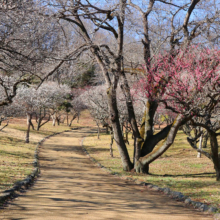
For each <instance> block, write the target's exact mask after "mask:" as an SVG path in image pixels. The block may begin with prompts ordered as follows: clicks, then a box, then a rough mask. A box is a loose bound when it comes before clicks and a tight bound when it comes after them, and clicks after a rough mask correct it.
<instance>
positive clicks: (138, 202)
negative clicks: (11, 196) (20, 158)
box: [0, 128, 212, 220]
mask: <svg viewBox="0 0 220 220" xmlns="http://www.w3.org/2000/svg"><path fill="white" fill-rule="evenodd" d="M88 132H90V129H89V128H83V129H78V130H74V131H71V132H66V133H62V134H59V135H57V136H55V137H52V138H50V139H49V140H46V142H44V144H43V146H42V148H41V151H40V167H41V176H40V177H39V179H38V180H37V182H36V183H35V185H34V186H33V187H32V188H31V189H30V190H28V191H27V192H26V193H24V194H22V195H21V196H19V197H18V198H17V199H16V200H14V201H13V202H12V203H11V204H9V205H8V207H7V208H6V209H4V210H3V211H1V212H0V219H11V220H12V219H13V220H15V219H16V220H20V219H22V220H23V219H28V220H32V219H44V220H45V219H46V220H49V219H51V220H56V219H59V220H62V219H82V220H84V219H97V220H98V219H119V220H123V219H126V220H127V219H147V220H150V219H155V220H160V219H161V220H162V219H163V220H166V219H167V220H168V219H169V220H172V219H177V220H187V219H192V220H196V219H199V220H202V219H212V217H211V216H209V215H205V214H204V213H200V212H198V211H196V210H193V209H189V208H185V207H183V203H179V202H176V201H173V200H171V199H169V198H167V197H166V196H164V195H160V194H158V193H156V192H151V191H148V190H147V189H146V188H145V187H143V186H139V185H135V184H134V183H131V182H126V181H125V180H122V179H120V178H118V177H115V176H112V175H110V174H107V173H106V172H105V171H103V170H102V169H100V168H98V167H97V166H95V165H94V164H93V163H92V162H91V161H90V159H88V157H87V156H86V155H85V154H84V153H83V151H82V148H81V146H80V145H81V140H82V138H83V137H85V136H86V134H87V133H88Z"/></svg>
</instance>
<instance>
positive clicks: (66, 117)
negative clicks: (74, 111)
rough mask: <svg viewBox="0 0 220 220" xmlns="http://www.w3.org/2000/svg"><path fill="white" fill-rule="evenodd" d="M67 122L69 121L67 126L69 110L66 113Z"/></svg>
mask: <svg viewBox="0 0 220 220" xmlns="http://www.w3.org/2000/svg"><path fill="white" fill-rule="evenodd" d="M66 123H67V126H68V125H69V117H68V112H67V113H66Z"/></svg>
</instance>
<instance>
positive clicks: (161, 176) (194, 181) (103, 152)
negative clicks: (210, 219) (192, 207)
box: [84, 131, 220, 208]
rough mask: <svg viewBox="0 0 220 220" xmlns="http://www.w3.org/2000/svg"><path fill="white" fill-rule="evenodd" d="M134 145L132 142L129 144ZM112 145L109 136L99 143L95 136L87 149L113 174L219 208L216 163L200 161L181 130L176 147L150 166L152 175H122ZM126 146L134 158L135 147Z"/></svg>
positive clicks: (207, 160)
mask: <svg viewBox="0 0 220 220" xmlns="http://www.w3.org/2000/svg"><path fill="white" fill-rule="evenodd" d="M132 142H133V141H132V140H131V139H130V143H132ZM109 143H110V136H109V135H106V134H102V135H101V137H100V139H99V140H98V139H97V137H96V136H93V137H87V138H86V139H85V141H84V146H85V147H86V149H87V150H88V152H89V153H90V154H91V156H92V157H94V158H95V159H96V160H97V161H99V163H101V164H102V165H104V166H105V167H108V168H110V169H111V170H112V171H113V172H117V173H120V174H121V175H127V176H132V177H134V178H135V179H139V180H140V181H144V182H150V183H152V184H156V185H158V186H160V187H169V188H171V189H172V190H174V191H180V192H182V193H184V194H185V195H188V196H190V197H191V198H192V199H193V200H196V201H200V202H205V203H207V204H212V205H214V206H216V207H218V208H220V191H219V187H220V182H216V180H215V171H214V168H213V164H212V162H211V161H210V160H209V159H208V158H206V157H204V156H202V158H197V152H196V151H195V150H194V149H192V148H191V147H190V146H189V144H188V143H187V140H186V136H185V135H184V134H183V132H181V131H180V132H179V133H178V135H177V137H176V140H175V142H174V144H173V146H171V147H170V149H169V150H168V151H167V152H166V153H165V154H164V155H163V156H162V157H160V158H159V159H157V160H156V161H154V162H153V163H152V164H151V165H150V173H151V175H144V174H136V173H128V172H127V173H126V172H123V171H122V166H121V159H120V156H119V153H118V150H117V147H116V144H115V143H114V145H113V149H114V157H113V158H111V157H110V153H109ZM160 144H162V143H160ZM127 147H128V150H129V154H130V156H131V158H132V155H133V147H132V144H131V145H130V146H129V145H128V146H127ZM208 150H209V149H208Z"/></svg>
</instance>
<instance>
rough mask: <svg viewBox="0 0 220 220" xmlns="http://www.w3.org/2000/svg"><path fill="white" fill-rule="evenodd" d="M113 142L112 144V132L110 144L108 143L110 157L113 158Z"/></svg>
mask: <svg viewBox="0 0 220 220" xmlns="http://www.w3.org/2000/svg"><path fill="white" fill-rule="evenodd" d="M113 142H114V135H113V132H112V131H111V143H110V145H109V146H110V156H111V157H113V148H112V145H113Z"/></svg>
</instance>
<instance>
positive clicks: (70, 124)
mask: <svg viewBox="0 0 220 220" xmlns="http://www.w3.org/2000/svg"><path fill="white" fill-rule="evenodd" d="M77 115H78V114H77V113H76V114H74V115H73V117H72V119H71V120H70V123H69V127H71V126H72V123H73V121H74V120H75V118H76V117H77Z"/></svg>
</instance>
